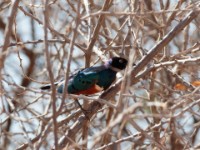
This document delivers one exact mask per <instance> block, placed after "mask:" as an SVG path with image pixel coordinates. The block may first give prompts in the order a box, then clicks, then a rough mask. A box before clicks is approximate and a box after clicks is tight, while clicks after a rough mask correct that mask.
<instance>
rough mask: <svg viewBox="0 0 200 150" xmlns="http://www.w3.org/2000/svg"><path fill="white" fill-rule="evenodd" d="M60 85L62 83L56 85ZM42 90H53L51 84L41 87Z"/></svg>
mask: <svg viewBox="0 0 200 150" xmlns="http://www.w3.org/2000/svg"><path fill="white" fill-rule="evenodd" d="M59 83H60V81H58V82H55V83H54V85H55V86H57V85H58V84H59ZM40 89H41V90H49V89H51V84H45V85H43V86H41V87H40Z"/></svg>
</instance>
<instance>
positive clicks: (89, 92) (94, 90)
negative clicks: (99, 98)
mask: <svg viewBox="0 0 200 150" xmlns="http://www.w3.org/2000/svg"><path fill="white" fill-rule="evenodd" d="M102 90H103V88H101V87H99V86H98V85H96V84H95V85H94V86H92V87H91V88H89V89H87V90H83V91H80V92H77V93H76V94H77V95H79V94H83V95H92V94H95V93H98V92H101V91H102Z"/></svg>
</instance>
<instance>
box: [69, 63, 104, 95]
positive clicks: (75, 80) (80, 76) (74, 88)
mask: <svg viewBox="0 0 200 150" xmlns="http://www.w3.org/2000/svg"><path fill="white" fill-rule="evenodd" d="M104 69H105V66H98V67H90V68H86V69H83V70H82V71H79V72H78V73H77V74H75V75H74V76H73V77H72V78H71V80H69V82H68V92H69V93H78V92H81V91H83V90H87V89H90V88H91V87H93V86H94V85H95V84H96V83H97V82H98V81H99V72H100V71H102V70H104Z"/></svg>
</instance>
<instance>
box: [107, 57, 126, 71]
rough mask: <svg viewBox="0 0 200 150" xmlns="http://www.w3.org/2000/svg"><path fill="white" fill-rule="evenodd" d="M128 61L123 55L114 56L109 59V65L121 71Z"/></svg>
mask: <svg viewBox="0 0 200 150" xmlns="http://www.w3.org/2000/svg"><path fill="white" fill-rule="evenodd" d="M127 63H128V61H127V60H126V59H125V58H122V57H113V58H112V59H110V60H109V61H108V65H109V67H111V68H112V69H113V70H117V71H121V70H123V69H125V68H126V65H127Z"/></svg>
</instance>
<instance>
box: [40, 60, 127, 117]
mask: <svg viewBox="0 0 200 150" xmlns="http://www.w3.org/2000/svg"><path fill="white" fill-rule="evenodd" d="M127 63H128V61H127V60H126V59H124V58H121V57H113V58H112V59H110V60H109V61H107V62H106V63H105V64H104V65H101V66H93V67H89V68H85V69H82V70H80V71H78V73H76V74H73V75H72V76H70V77H69V80H68V86H67V92H68V93H69V94H77V95H79V94H83V95H92V94H95V93H98V92H101V91H103V90H106V89H107V88H109V87H110V85H111V84H112V83H113V82H114V81H115V79H116V74H117V72H119V71H121V70H123V69H125V68H126V65H127ZM64 84H65V81H64V80H63V81H61V82H57V83H55V85H57V92H58V93H63V90H64ZM50 88H51V85H45V86H42V87H41V89H42V90H46V89H50ZM76 102H77V104H78V105H79V107H80V108H81V109H82V111H83V113H84V111H85V110H84V109H83V108H82V106H81V105H80V103H79V102H78V100H76ZM84 114H85V113H84Z"/></svg>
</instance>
